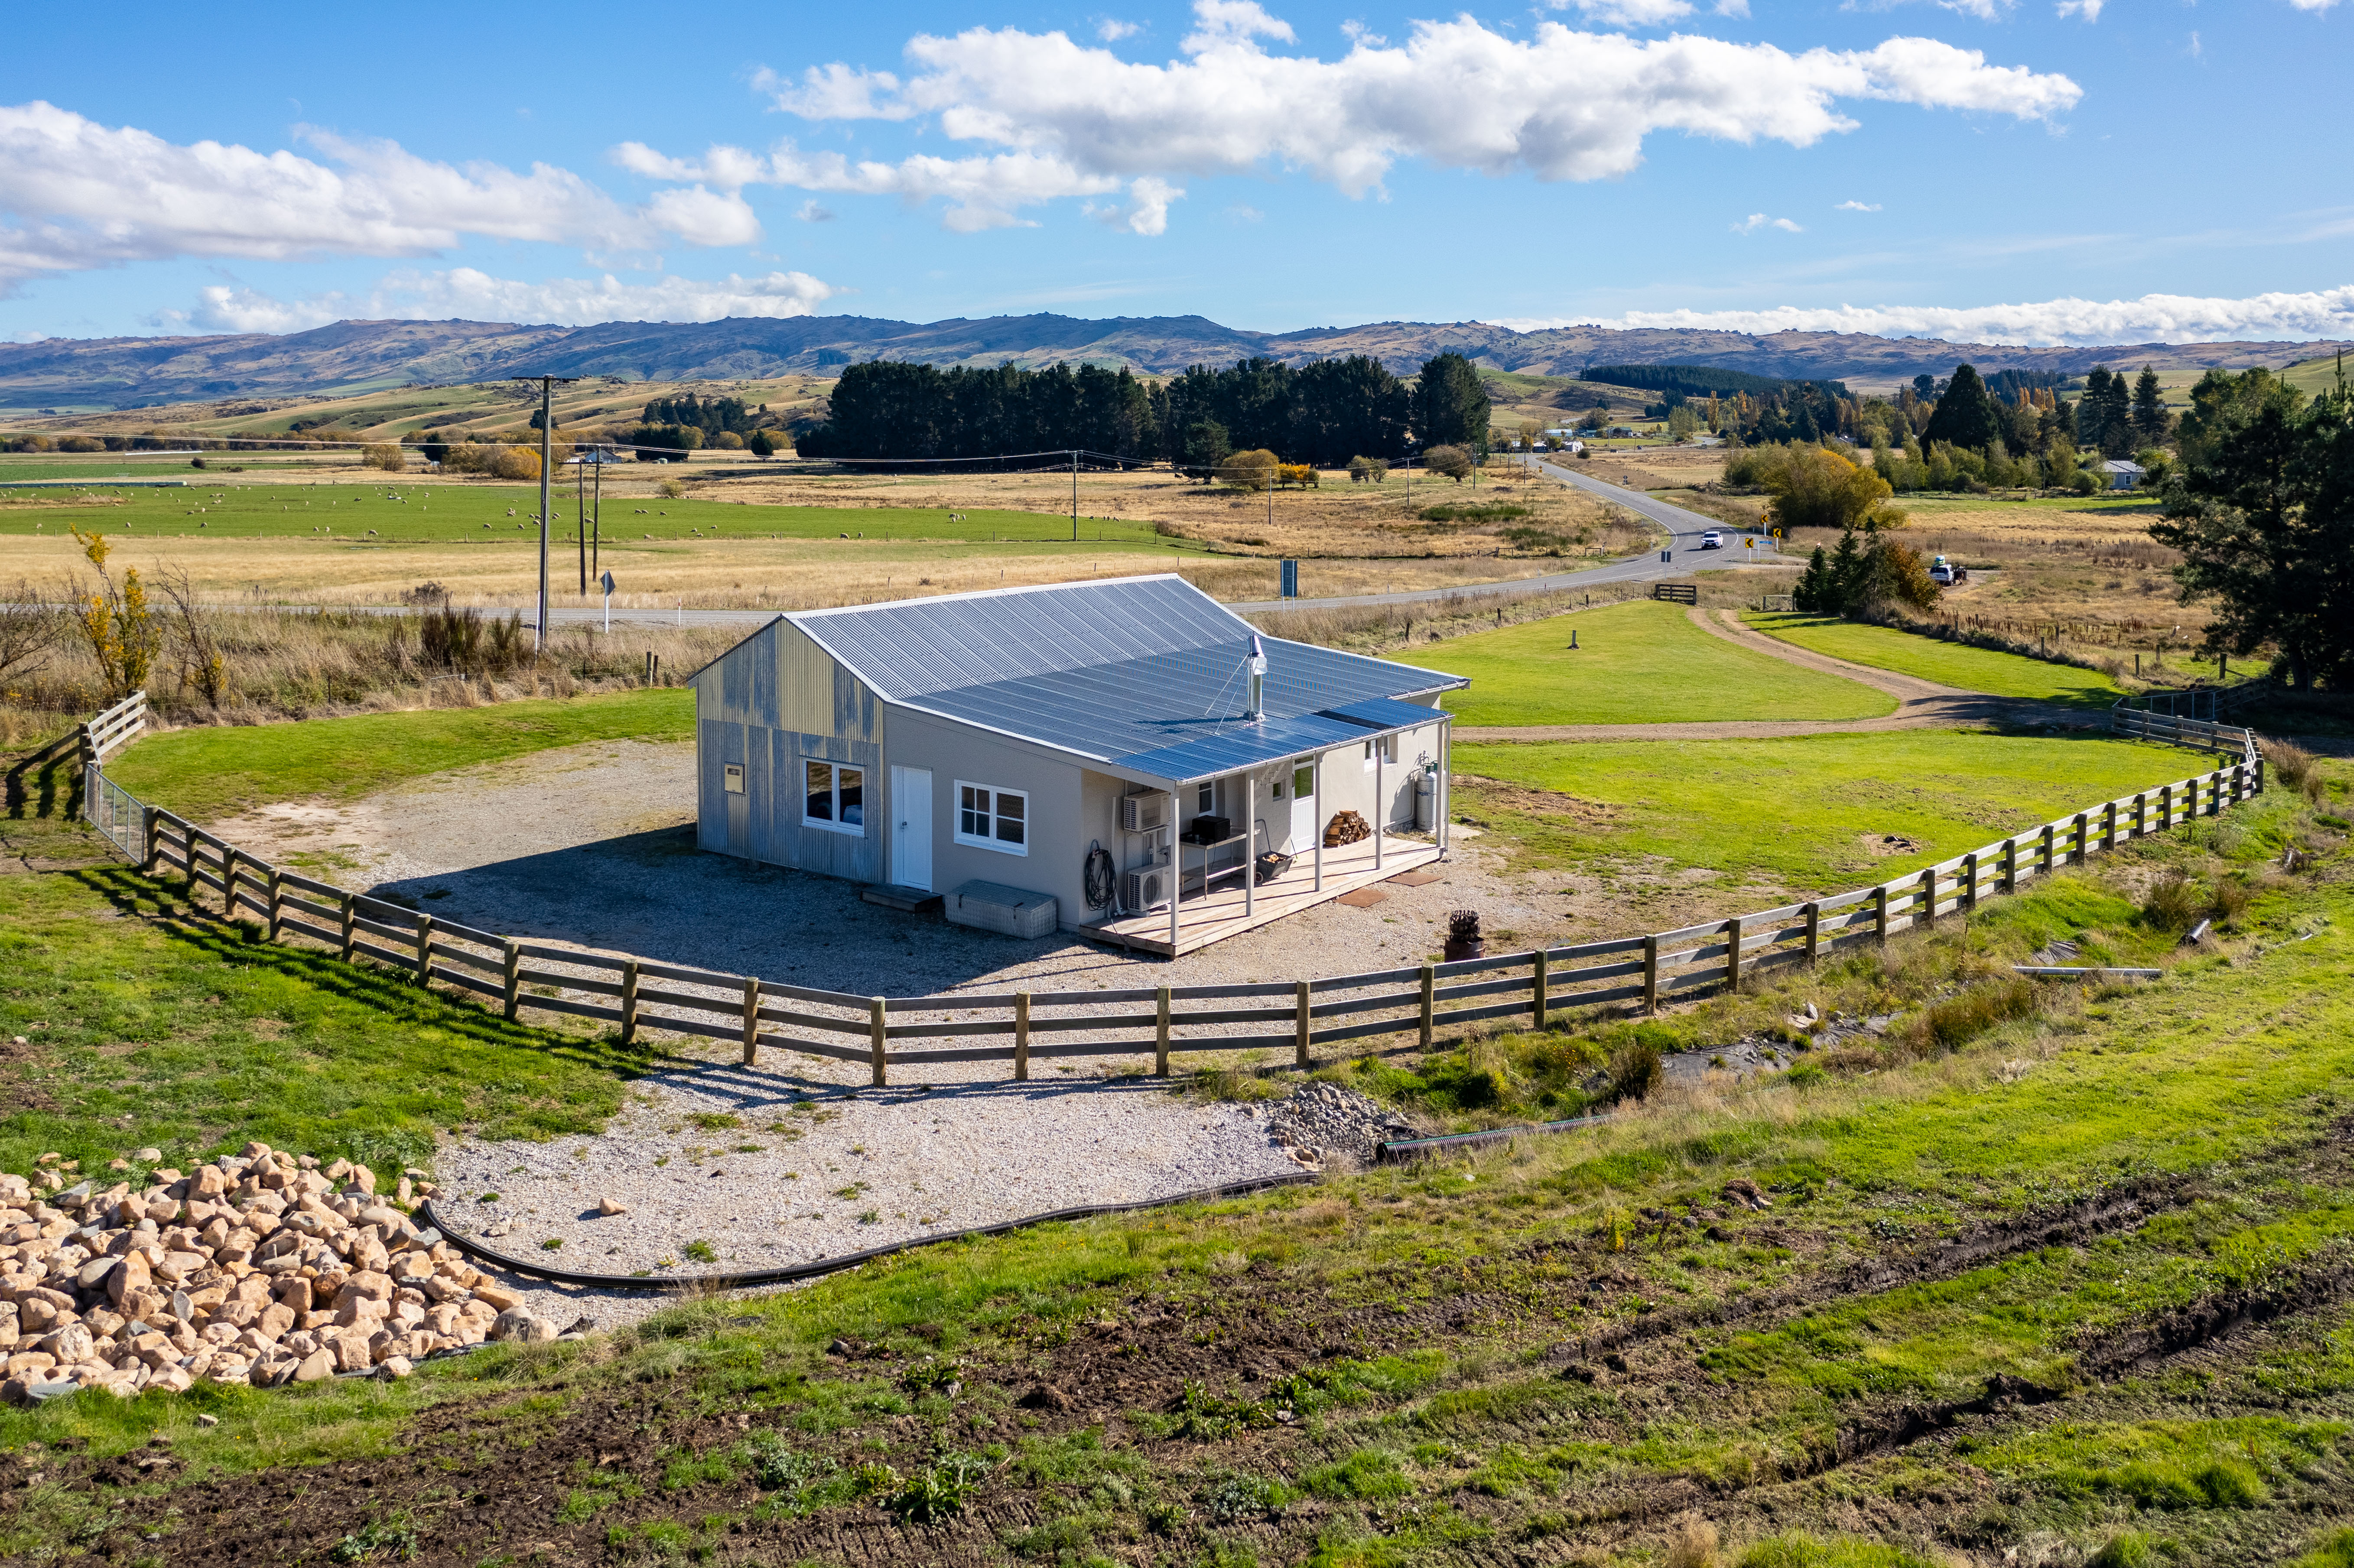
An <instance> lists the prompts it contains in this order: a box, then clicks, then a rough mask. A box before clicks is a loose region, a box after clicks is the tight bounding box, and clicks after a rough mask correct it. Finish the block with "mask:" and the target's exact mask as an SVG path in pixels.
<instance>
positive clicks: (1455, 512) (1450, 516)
mask: <svg viewBox="0 0 2354 1568" xmlns="http://www.w3.org/2000/svg"><path fill="white" fill-rule="evenodd" d="M1528 514H1529V509H1528V508H1527V507H1525V506H1516V505H1514V504H1513V503H1511V502H1509V501H1499V502H1491V503H1489V504H1487V505H1485V506H1479V505H1466V504H1464V503H1460V502H1453V501H1447V502H1441V503H1439V504H1437V505H1436V506H1426V507H1424V508H1423V509H1422V510H1421V511H1420V512H1418V513H1416V514H1415V515H1416V516H1417V517H1420V518H1421V519H1422V520H1423V521H1424V522H1426V523H1509V522H1511V520H1512V519H1513V518H1515V517H1526V516H1527V515H1528ZM1515 532H1518V530H1515Z"/></svg>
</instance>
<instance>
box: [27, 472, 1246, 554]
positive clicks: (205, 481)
mask: <svg viewBox="0 0 2354 1568" xmlns="http://www.w3.org/2000/svg"><path fill="white" fill-rule="evenodd" d="M5 477H7V475H6V474H5V473H0V478H5ZM24 477H28V478H29V477H36V476H35V475H31V474H27V475H25V476H24ZM191 477H192V478H196V479H197V480H199V481H200V482H198V483H197V484H196V485H194V486H192V487H191V488H189V489H186V490H153V489H134V488H130V487H123V488H121V489H116V490H109V489H108V488H107V486H106V484H105V483H104V482H102V481H100V480H93V481H92V482H90V487H89V491H90V493H91V494H95V495H107V496H119V497H121V499H120V501H119V502H117V501H109V502H107V503H103V504H99V505H71V504H58V498H59V495H60V493H59V492H56V491H14V492H8V491H0V497H14V498H15V500H16V504H0V533H5V534H34V533H40V534H51V535H58V534H63V533H64V532H65V531H66V529H67V527H68V526H69V524H70V525H74V526H78V527H80V528H81V529H82V530H83V531H84V532H85V533H87V532H89V531H90V530H91V529H93V528H95V529H99V530H101V531H103V532H105V533H107V534H110V535H128V536H130V537H132V538H134V539H136V538H157V537H164V538H168V537H174V536H177V535H188V536H191V537H197V536H202V535H224V536H228V537H235V538H243V539H253V538H271V539H279V538H285V539H304V540H312V539H315V540H318V541H320V542H322V543H328V542H337V541H342V540H345V539H350V540H355V541H365V542H367V543H387V542H388V543H415V542H435V543H448V542H451V541H454V540H460V539H472V540H477V541H479V542H481V543H483V544H500V543H507V544H512V543H517V542H520V541H522V540H524V539H525V538H526V537H528V538H529V539H531V540H533V541H534V542H536V540H537V538H538V532H537V525H536V524H533V523H532V521H531V517H532V514H534V513H535V512H536V511H537V510H538V509H539V487H538V486H537V485H493V484H454V483H441V482H435V481H432V480H429V479H408V480H401V481H398V482H390V483H380V484H368V483H357V484H355V483H353V482H350V481H348V480H343V481H334V482H328V481H322V482H318V483H316V484H282V483H270V484H243V483H240V482H239V480H238V476H236V475H234V474H227V475H218V476H206V475H192V476H191ZM566 477H567V478H568V477H569V476H568V475H567V476H566ZM632 477H641V478H642V477H643V476H642V475H633V476H632ZM65 494H71V492H67V493H65ZM725 495H726V486H725V485H724V484H722V485H715V486H712V487H710V489H709V491H708V492H707V493H698V494H697V495H695V496H694V497H691V498H689V499H686V500H683V501H665V500H663V499H661V498H659V497H654V496H639V497H636V498H633V499H631V500H626V501H625V500H620V499H616V498H614V497H610V496H609V497H607V498H606V502H605V513H604V523H603V529H604V536H605V537H606V538H607V539H610V540H615V541H622V540H635V539H640V538H642V537H643V536H645V535H652V536H654V537H655V538H689V537H693V536H694V535H692V534H690V533H689V530H690V529H696V530H700V531H701V533H702V535H703V536H705V537H706V538H720V539H745V538H752V539H768V538H782V539H832V538H834V537H836V536H838V535H849V536H850V537H852V538H865V539H950V540H960V541H964V542H968V543H972V542H978V543H983V544H986V543H989V542H991V541H992V540H1033V541H1041V542H1047V543H1052V542H1055V541H1057V540H1060V541H1063V542H1066V543H1067V542H1069V540H1070V537H1071V520H1070V518H1069V516H1068V515H1067V514H1066V515H1064V516H1062V517H1061V518H1059V519H1058V518H1057V517H1056V516H1055V514H1054V513H1052V512H1015V511H1002V510H1001V511H989V512H959V513H956V514H953V520H951V514H950V513H949V512H948V511H947V510H946V509H945V508H940V507H911V506H875V507H868V506H840V507H834V506H761V505H752V504H738V503H736V502H733V501H729V500H726V499H724V497H725ZM27 498H32V499H33V500H36V501H37V502H38V504H34V503H30V502H28V500H27ZM554 505H555V517H556V524H557V529H558V530H559V532H561V533H562V534H563V535H564V536H565V537H566V538H569V537H571V534H570V528H571V524H572V523H573V522H574V521H575V520H576V518H577V517H578V512H577V510H576V509H575V507H574V504H573V493H572V488H571V486H570V485H569V484H559V485H557V489H556V494H555V500H554ZM1078 529H1079V542H1080V543H1082V544H1087V545H1096V544H1104V545H1112V546H1134V547H1137V548H1140V549H1152V550H1161V551H1169V550H1188V549H1190V550H1196V551H1198V550H1199V549H1201V548H1202V546H1200V545H1198V544H1192V545H1189V544H1187V543H1185V542H1184V541H1182V540H1174V539H1164V538H1162V537H1161V536H1160V535H1157V534H1155V533H1154V532H1153V528H1152V524H1150V523H1138V522H1128V521H1120V520H1118V519H1097V518H1091V517H1082V518H1081V519H1080V520H1079V524H1078Z"/></svg>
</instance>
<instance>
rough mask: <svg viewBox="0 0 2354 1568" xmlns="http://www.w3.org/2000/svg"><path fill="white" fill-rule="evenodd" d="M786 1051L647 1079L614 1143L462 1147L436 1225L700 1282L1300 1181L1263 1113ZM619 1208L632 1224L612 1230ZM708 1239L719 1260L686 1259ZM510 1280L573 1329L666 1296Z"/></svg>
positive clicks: (452, 1153)
mask: <svg viewBox="0 0 2354 1568" xmlns="http://www.w3.org/2000/svg"><path fill="white" fill-rule="evenodd" d="M768 1055H769V1060H768V1061H765V1062H764V1063H763V1065H761V1066H760V1067H758V1068H750V1069H748V1068H746V1067H744V1066H742V1065H740V1064H738V1063H737V1062H735V1061H733V1060H725V1059H722V1060H714V1061H711V1062H708V1063H699V1064H696V1065H691V1066H685V1067H681V1068H679V1069H676V1070H673V1071H670V1072H666V1073H663V1074H662V1075H658V1076H656V1077H652V1078H649V1079H646V1080H642V1081H641V1082H640V1083H639V1084H638V1085H636V1086H633V1087H632V1092H631V1102H630V1104H629V1105H628V1107H626V1108H625V1109H624V1110H623V1111H622V1112H621V1114H620V1115H619V1116H617V1117H615V1118H613V1120H612V1121H611V1122H610V1124H609V1125H608V1127H607V1128H606V1130H605V1132H604V1133H603V1134H601V1135H599V1136H598V1137H594V1138H567V1139H556V1140H554V1141H551V1142H546V1143H530V1142H523V1141H501V1142H477V1141H471V1140H464V1141H455V1142H451V1143H449V1144H447V1145H445V1146H444V1147H443V1148H442V1150H441V1151H440V1156H439V1158H438V1159H437V1160H436V1161H435V1167H436V1175H437V1177H438V1179H439V1180H440V1184H441V1191H442V1196H441V1197H440V1198H438V1199H437V1200H436V1201H435V1205H434V1207H435V1213H437V1215H438V1216H439V1217H440V1219H441V1221H442V1222H443V1224H444V1225H445V1226H446V1227H447V1228H448V1229H451V1230H453V1231H456V1232H458V1233H460V1234H464V1235H466V1236H469V1237H472V1238H474V1239H478V1240H480V1241H482V1243H483V1244H484V1245H489V1246H492V1247H495V1248H496V1249H498V1250H499V1251H501V1252H504V1253H506V1254H508V1255H511V1256H517V1257H527V1258H535V1259H537V1258H545V1259H546V1261H547V1262H549V1263H551V1264H556V1265H560V1266H563V1267H567V1268H572V1269H578V1270H581V1271H583V1272H590V1273H599V1274H620V1275H631V1274H637V1273H639V1272H640V1271H645V1272H646V1273H647V1274H648V1275H649V1276H650V1277H651V1279H652V1280H657V1281H659V1280H665V1279H667V1280H676V1281H680V1282H682V1283H684V1282H686V1281H688V1280H689V1279H691V1277H692V1276H694V1275H695V1274H696V1273H699V1272H706V1271H728V1270H736V1269H752V1268H773V1267H780V1266H787V1265H790V1264H795V1263H803V1262H808V1261H811V1260H812V1259H816V1258H822V1257H833V1256H839V1255H843V1254H844V1253H853V1252H859V1251H863V1250H864V1249H865V1248H868V1247H874V1246H881V1245H886V1244H888V1243H891V1242H896V1241H903V1240H906V1239H907V1238H909V1237H913V1236H921V1235H925V1234H938V1233H941V1232H946V1231H953V1230H959V1229H962V1228H965V1227H968V1226H972V1225H982V1224H992V1223H995V1222H998V1221H1002V1220H1009V1219H1017V1218H1020V1217H1022V1216H1024V1215H1028V1214H1035V1213H1045V1212H1048V1211H1050V1210H1055V1209H1061V1208H1069V1207H1075V1206H1077V1205H1080V1204H1086V1203H1114V1202H1137V1201H1140V1200H1144V1199H1150V1198H1160V1197H1168V1196H1172V1195H1173V1194H1176V1193H1179V1192H1189V1191H1193V1190H1196V1189H1200V1188H1204V1187H1215V1186H1223V1185H1225V1184H1227V1183H1230V1182H1236V1181H1251V1180H1255V1179H1258V1178H1263V1177H1267V1176H1281V1175H1288V1174H1292V1173H1295V1172H1297V1171H1299V1170H1300V1166H1299V1164H1298V1163H1297V1162H1295V1161H1294V1160H1292V1159H1291V1158H1290V1157H1289V1156H1288V1155H1287V1154H1286V1153H1284V1152H1283V1151H1282V1150H1280V1149H1278V1148H1277V1147H1276V1146H1275V1145H1274V1144H1273V1143H1272V1142H1270V1141H1269V1139H1268V1137H1267V1128H1266V1126H1265V1123H1264V1122H1263V1120H1261V1119H1260V1118H1257V1117H1254V1116H1253V1115H1252V1114H1251V1113H1250V1112H1248V1111H1246V1110H1244V1109H1242V1108H1240V1107H1235V1106H1231V1105H1223V1104H1215V1103H1210V1104H1204V1103H1197V1102H1193V1101H1191V1100H1189V1099H1188V1098H1187V1097H1184V1096H1183V1095H1182V1094H1181V1093H1180V1092H1178V1091H1176V1090H1173V1089H1172V1088H1171V1087H1169V1086H1166V1085H1163V1084H1161V1083H1158V1082H1156V1081H1154V1080H1152V1079H1150V1078H1136V1077H1119V1078H1101V1077H1096V1076H1092V1075H1089V1076H1087V1077H1084V1078H1066V1077H1064V1076H1063V1075H1050V1076H1051V1077H1054V1078H1055V1079H1056V1080H1058V1081H1053V1082H1041V1081H1035V1080H1034V1081H1033V1082H1030V1083H1027V1084H1016V1083H1011V1082H996V1083H991V1082H983V1083H971V1082H967V1083H960V1084H951V1083H939V1084H935V1085H912V1084H911V1085H908V1086H892V1087H890V1088H887V1089H875V1088H872V1087H868V1088H858V1087H854V1086H847V1085H844V1084H842V1083H839V1082H831V1083H830V1082H827V1081H825V1080H824V1079H823V1078H822V1077H819V1076H816V1075H815V1074H816V1073H817V1072H820V1071H822V1070H824V1069H825V1068H831V1067H833V1066H835V1065H836V1064H832V1063H827V1064H822V1065H819V1064H815V1063H812V1062H811V1061H809V1060H807V1059H804V1058H787V1059H786V1060H783V1061H779V1060H776V1059H775V1058H776V1057H777V1056H778V1055H779V1054H778V1053H773V1052H772V1053H769V1054H768ZM491 1194H496V1196H495V1198H494V1199H493V1198H491V1197H490V1195H491ZM608 1198H610V1199H612V1200H614V1201H615V1202H619V1203H620V1204H622V1205H624V1206H626V1208H627V1209H628V1211H629V1212H628V1213H623V1214H619V1215H612V1216H604V1215H600V1214H599V1212H598V1208H599V1200H600V1199H608ZM551 1241H554V1242H559V1243H561V1244H562V1245H560V1246H557V1247H554V1248H549V1247H547V1246H546V1245H545V1244H546V1243H548V1242H551ZM698 1242H699V1243H702V1244H704V1245H705V1247H707V1248H708V1249H709V1252H710V1255H709V1256H708V1257H698V1256H697V1255H693V1254H690V1253H689V1252H688V1251H687V1248H688V1247H689V1246H690V1245H692V1244H695V1243H698ZM508 1282H509V1283H511V1284H513V1285H514V1286H515V1287H518V1288H520V1289H523V1290H524V1291H525V1293H526V1295H527V1297H528V1298H529V1299H528V1300H527V1302H526V1304H527V1305H529V1306H530V1307H531V1308H533V1310H535V1311H536V1312H539V1313H540V1314H541V1315H542V1316H545V1317H548V1318H551V1319H555V1320H556V1321H557V1326H558V1327H567V1326H569V1325H570V1324H571V1323H572V1321H573V1320H574V1319H576V1318H577V1317H579V1316H584V1315H585V1316H588V1317H590V1318H592V1319H595V1320H596V1322H597V1325H598V1327H599V1328H611V1327H613V1326H615V1325H616V1324H618V1323H620V1322H623V1321H627V1320H630V1319H634V1318H637V1317H640V1316H642V1315H643V1314H644V1313H646V1312H649V1311H652V1310H654V1309H656V1308H659V1307H661V1306H663V1305H664V1303H665V1301H666V1299H668V1298H666V1297H665V1296H663V1295H662V1294H660V1293H657V1292H649V1291H629V1292H609V1291H601V1290H588V1289H575V1288H564V1287H553V1286H548V1285H546V1284H545V1283H544V1282H538V1281H535V1280H532V1279H530V1278H529V1277H520V1276H518V1277H512V1278H511V1279H510V1280H509V1281H508Z"/></svg>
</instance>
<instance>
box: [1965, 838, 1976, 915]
mask: <svg viewBox="0 0 2354 1568" xmlns="http://www.w3.org/2000/svg"><path fill="white" fill-rule="evenodd" d="M1962 907H1963V908H1965V909H1975V908H1977V907H1978V851H1976V850H1972V851H1970V853H1967V854H1966V855H1964V856H1963V857H1962Z"/></svg>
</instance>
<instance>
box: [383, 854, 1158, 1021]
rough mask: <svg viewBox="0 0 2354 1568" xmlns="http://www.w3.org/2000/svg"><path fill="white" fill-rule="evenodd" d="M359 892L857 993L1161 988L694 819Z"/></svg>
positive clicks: (546, 935) (1091, 952) (668, 960)
mask: <svg viewBox="0 0 2354 1568" xmlns="http://www.w3.org/2000/svg"><path fill="white" fill-rule="evenodd" d="M365 891H366V892H367V893H368V894H369V895H371V896H373V897H376V898H381V899H384V900H386V901H387V902H388V903H392V904H397V905H400V906H404V907H407V908H411V909H416V910H419V911H422V912H424V913H426V914H429V915H432V916H435V917H437V918H439V919H442V920H447V921H450V922H451V923H453V924H456V925H461V926H470V927H473V928H475V929H477V930H481V931H488V932H493V933H496V934H498V935H500V936H506V937H519V938H525V939H531V940H542V941H555V942H565V943H577V944H578V945H580V946H582V947H587V948H600V949H605V950H609V951H615V952H625V953H631V954H635V955H636V956H638V957H640V958H644V959H653V960H655V961H656V962H659V963H665V964H677V965H681V966H684V967H692V968H698V969H717V970H721V971H723V972H726V973H729V974H741V975H756V976H758V977H759V978H760V979H761V980H764V981H767V982H769V983H771V984H779V983H781V984H790V985H800V986H809V987H812V988H814V989H818V990H823V991H847V992H849V993H851V994H852V995H855V996H924V995H930V994H934V993H937V992H943V991H956V990H963V989H971V988H973V987H976V986H987V987H989V988H990V989H996V988H997V986H998V984H1000V983H1002V982H1005V981H1008V980H1011V979H1012V977H1013V975H1014V974H1016V973H1019V974H1021V975H1022V976H1023V980H1024V981H1025V983H1028V984H1030V985H1032V986H1033V987H1034V989H1041V990H1044V989H1067V990H1084V989H1088V988H1091V987H1095V986H1097V985H1104V986H1125V985H1138V984H1157V983H1159V980H1158V970H1159V969H1160V968H1161V966H1160V965H1159V964H1158V963H1156V962H1152V961H1150V960H1145V959H1131V958H1129V957H1127V956H1125V955H1122V954H1119V953H1115V952H1112V951H1109V950H1108V949H1105V948H1098V947H1096V946H1095V945H1093V944H1091V943H1088V942H1084V941H1081V940H1079V939H1078V938H1074V937H1071V936H1069V935H1067V934H1056V935H1053V936H1048V937H1044V938H1038V939H1036V940H1032V941H1025V940H1023V939H1020V938H1012V937H1002V936H997V935H994V934H992V933H989V932H983V931H974V930H970V929H967V928H965V927H959V926H951V925H949V924H948V923H947V922H946V921H945V920H943V919H941V918H940V916H938V914H932V913H926V914H906V913H902V912H900V911H898V910H895V909H888V908H884V907H882V906H877V905H873V904H868V903H866V902H865V901H864V900H863V899H862V898H861V897H860V896H859V891H860V885H858V884H856V883H852V882H846V881H843V880H841V879H839V878H835V877H830V876H823V875H819V874H813V873H810V872H802V871H793V870H788V869H787V868H785V867H782V866H774V865H762V864H758V863H754V862H750V861H745V860H739V859H737V858H735V857H733V856H730V855H723V854H713V853H706V852H705V851H703V850H700V849H697V848H696V847H695V829H694V826H693V824H691V823H690V824H688V825H685V826H683V827H677V828H665V829H661V830H657V831H654V832H636V833H625V834H621V835H620V836H618V837H614V838H609V839H599V840H597V841H594V842H588V843H584V844H578V845H573V846H570V847H567V848H564V849H557V850H550V851H546V852H544V853H535V854H526V855H519V856H515V857H514V858H512V859H507V860H498V861H490V862H487V863H483V864H481V865H475V866H469V867H466V868H464V869H462V870H455V871H447V872H440V873H436V874H432V875H429V876H419V877H408V878H400V879H397V880H393V881H388V882H384V883H380V884H377V885H375V886H373V887H370V888H367V889H366V890H365ZM1146 976H1151V977H1153V978H1151V979H1150V980H1148V979H1145V978H1143V977H1146Z"/></svg>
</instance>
